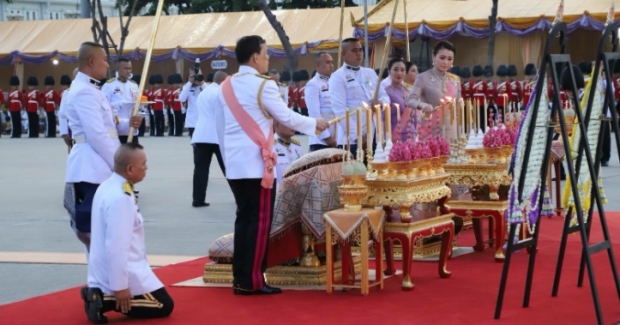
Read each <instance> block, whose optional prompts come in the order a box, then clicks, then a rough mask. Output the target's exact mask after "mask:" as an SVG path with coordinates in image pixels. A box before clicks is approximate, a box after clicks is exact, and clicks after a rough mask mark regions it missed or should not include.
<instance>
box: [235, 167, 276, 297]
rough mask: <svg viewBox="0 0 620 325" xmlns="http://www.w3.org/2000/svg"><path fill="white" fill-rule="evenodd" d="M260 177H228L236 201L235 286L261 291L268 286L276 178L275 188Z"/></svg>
mask: <svg viewBox="0 0 620 325" xmlns="http://www.w3.org/2000/svg"><path fill="white" fill-rule="evenodd" d="M261 181H262V180H261V179H260V178H252V179H230V180H228V182H229V184H230V188H231V189H232V192H233V195H234V196H235V203H236V204H237V218H236V219H235V240H234V245H235V250H234V252H233V261H232V263H233V286H239V287H241V288H243V289H249V290H258V289H262V288H263V286H264V285H265V279H264V277H263V273H264V272H265V269H266V268H267V244H268V242H269V230H270V229H271V221H272V218H273V204H274V201H275V193H276V186H275V181H274V185H273V187H272V188H271V189H265V188H263V187H262V186H261Z"/></svg>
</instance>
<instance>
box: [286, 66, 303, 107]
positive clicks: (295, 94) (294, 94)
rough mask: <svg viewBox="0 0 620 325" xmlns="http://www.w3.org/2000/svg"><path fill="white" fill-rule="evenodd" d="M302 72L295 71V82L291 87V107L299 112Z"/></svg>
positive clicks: (289, 95) (289, 94)
mask: <svg viewBox="0 0 620 325" xmlns="http://www.w3.org/2000/svg"><path fill="white" fill-rule="evenodd" d="M300 78H301V76H300V72H299V71H295V72H293V84H292V85H291V86H290V87H289V90H290V91H289V93H288V98H289V102H290V105H289V108H290V109H292V110H294V111H295V112H298V113H299V80H300Z"/></svg>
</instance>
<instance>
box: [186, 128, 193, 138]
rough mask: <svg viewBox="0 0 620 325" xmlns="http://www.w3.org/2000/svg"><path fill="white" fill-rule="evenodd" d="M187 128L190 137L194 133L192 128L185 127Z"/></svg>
mask: <svg viewBox="0 0 620 325" xmlns="http://www.w3.org/2000/svg"><path fill="white" fill-rule="evenodd" d="M187 130H188V131H189V137H190V139H191V137H192V135H194V128H187Z"/></svg>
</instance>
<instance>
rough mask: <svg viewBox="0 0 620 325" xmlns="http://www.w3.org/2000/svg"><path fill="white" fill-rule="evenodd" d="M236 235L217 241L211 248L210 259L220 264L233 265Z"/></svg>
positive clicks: (229, 235) (232, 234) (226, 236)
mask: <svg viewBox="0 0 620 325" xmlns="http://www.w3.org/2000/svg"><path fill="white" fill-rule="evenodd" d="M234 238H235V236H234V233H230V234H228V235H224V236H222V237H220V238H218V239H216V240H215V241H214V242H213V244H211V246H210V247H209V258H210V259H211V260H212V261H214V262H218V263H232V256H233V251H234V247H235V246H234Z"/></svg>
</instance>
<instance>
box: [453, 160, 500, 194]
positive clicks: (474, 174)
mask: <svg viewBox="0 0 620 325" xmlns="http://www.w3.org/2000/svg"><path fill="white" fill-rule="evenodd" d="M443 168H444V169H445V170H446V172H447V173H448V174H449V175H450V177H449V178H448V180H447V182H446V184H447V185H450V186H459V185H460V186H467V187H469V188H470V189H471V188H472V187H475V186H485V185H488V186H489V190H490V198H491V200H492V201H498V200H499V199H500V198H499V194H498V193H497V191H498V190H499V187H500V186H502V185H505V186H510V182H511V181H512V178H511V177H510V175H508V171H507V170H508V166H507V164H506V163H505V162H503V163H494V162H490V163H489V162H476V163H462V164H445V165H444V166H443Z"/></svg>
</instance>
